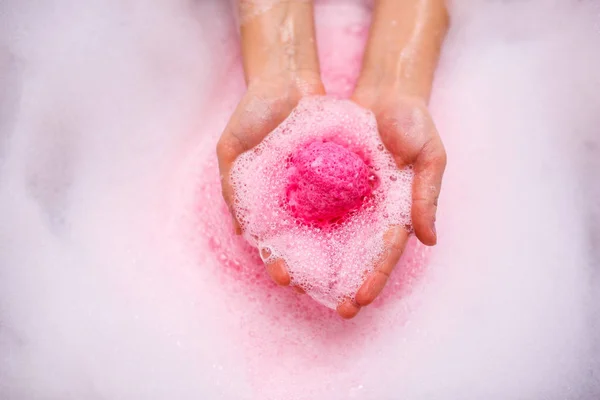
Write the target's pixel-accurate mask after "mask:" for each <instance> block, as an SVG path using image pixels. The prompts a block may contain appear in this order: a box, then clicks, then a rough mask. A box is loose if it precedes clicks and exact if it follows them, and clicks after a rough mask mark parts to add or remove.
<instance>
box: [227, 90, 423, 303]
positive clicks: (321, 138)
mask: <svg viewBox="0 0 600 400" xmlns="http://www.w3.org/2000/svg"><path fill="white" fill-rule="evenodd" d="M230 178H231V183H232V185H233V188H234V193H235V199H234V209H235V212H236V217H237V219H238V220H239V222H240V224H241V226H242V229H243V232H244V237H245V238H246V239H247V240H248V241H249V242H250V243H251V244H252V245H254V246H256V247H257V248H259V249H260V250H263V251H261V254H263V255H265V254H267V255H269V256H268V257H267V258H266V259H265V260H264V261H265V262H266V263H269V262H272V261H273V260H275V259H276V258H281V259H283V260H284V261H285V263H286V266H287V269H288V272H289V273H290V276H291V278H292V283H293V284H295V285H297V286H300V287H302V288H303V289H304V290H305V291H306V293H307V294H308V295H310V296H311V297H312V298H314V299H315V300H317V301H318V302H320V303H322V304H324V305H326V306H328V307H330V308H335V307H336V306H337V305H338V304H339V302H341V301H342V300H344V299H346V298H353V297H354V295H355V294H356V291H357V290H358V289H359V288H360V285H361V284H362V282H363V280H364V278H365V275H366V273H368V272H370V271H372V270H373V268H374V265H375V262H376V260H378V259H379V258H380V256H381V255H382V253H383V252H384V251H385V248H384V242H383V235H384V233H385V232H386V231H387V230H388V229H389V228H390V227H391V226H393V225H403V226H408V225H410V204H411V186H412V178H413V173H412V170H411V169H410V168H405V169H399V168H398V167H397V166H396V163H395V162H394V159H393V157H392V156H391V154H390V153H389V152H388V151H387V150H385V148H384V146H383V143H382V142H381V139H380V137H379V134H378V132H377V124H376V122H375V118H374V116H373V114H372V113H371V112H369V111H367V110H365V109H363V108H361V107H360V106H358V105H356V104H354V103H352V102H351V101H348V100H338V99H332V98H327V97H311V98H305V99H303V100H301V101H300V103H299V105H298V106H297V107H296V109H295V110H294V111H293V112H292V113H291V114H290V116H289V117H288V118H287V119H286V120H285V121H284V122H283V123H282V124H281V125H279V126H278V127H277V128H276V129H275V130H274V131H273V132H271V133H270V134H269V135H268V136H267V137H266V138H265V139H264V140H263V142H262V143H261V144H259V145H258V146H257V147H255V148H254V149H252V150H250V151H248V152H246V153H244V154H242V155H241V156H240V157H239V158H238V159H237V160H236V162H235V163H234V166H233V169H232V172H231V177H230ZM264 250H266V251H264Z"/></svg>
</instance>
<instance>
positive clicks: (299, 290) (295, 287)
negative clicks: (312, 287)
mask: <svg viewBox="0 0 600 400" xmlns="http://www.w3.org/2000/svg"><path fill="white" fill-rule="evenodd" d="M292 289H294V291H295V292H296V293H299V294H305V293H306V291H305V290H304V289H302V288H301V287H300V286H292Z"/></svg>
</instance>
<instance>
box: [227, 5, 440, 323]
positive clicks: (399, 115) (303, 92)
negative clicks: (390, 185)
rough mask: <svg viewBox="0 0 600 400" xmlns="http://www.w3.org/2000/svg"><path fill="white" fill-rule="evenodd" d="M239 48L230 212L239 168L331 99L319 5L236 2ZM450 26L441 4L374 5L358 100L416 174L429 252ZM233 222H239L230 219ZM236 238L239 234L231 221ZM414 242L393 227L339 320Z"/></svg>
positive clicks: (283, 277)
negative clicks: (314, 98)
mask: <svg viewBox="0 0 600 400" xmlns="http://www.w3.org/2000/svg"><path fill="white" fill-rule="evenodd" d="M240 21H241V46H242V56H243V64H244V72H245V78H246V83H247V85H248V90H247V91H246V93H245V95H244V96H243V98H242V100H241V101H240V103H239V105H238V106H237V108H236V110H235V111H234V113H233V115H232V117H231V119H230V120H229V122H228V124H227V126H226V128H225V130H224V132H223V134H222V136H221V138H220V140H219V142H218V144H217V156H218V159H219V170H220V174H221V185H222V190H223V197H224V199H225V201H226V203H227V204H228V206H229V208H230V210H231V209H232V201H233V190H232V188H231V186H230V183H229V173H230V170H231V167H232V165H233V162H234V161H235V159H236V158H237V157H238V156H239V155H240V154H242V153H243V152H245V151H247V150H249V149H251V148H253V147H254V146H256V145H257V144H259V143H260V142H261V141H262V140H263V139H264V138H265V137H266V136H267V135H268V134H269V132H271V131H272V130H273V129H274V128H275V127H276V126H277V125H279V124H280V123H281V122H282V121H283V120H284V119H285V118H286V117H287V116H288V115H289V113H290V112H291V110H292V109H293V108H294V107H295V106H296V105H297V103H298V101H299V100H300V98H302V97H303V96H309V95H322V94H325V90H324V87H323V84H322V82H321V77H320V70H319V61H318V57H317V48H316V43H315V31H314V20H313V5H312V2H311V1H307V0H287V1H284V0H280V1H277V0H271V1H270V2H265V1H264V0H263V1H257V0H240ZM447 27H448V16H447V12H446V8H445V5H444V1H443V0H403V1H398V0H378V1H376V2H375V6H374V10H373V21H372V24H371V30H370V32H369V39H368V43H367V47H366V51H365V56H364V59H363V65H362V70H361V74H360V76H359V79H358V81H357V85H356V88H355V91H354V93H353V95H352V100H353V101H355V102H356V103H358V104H359V105H361V106H363V107H365V108H368V109H370V110H371V111H373V113H374V114H375V117H376V119H377V124H378V127H379V133H380V135H381V138H382V140H383V142H384V144H385V146H386V147H387V149H388V150H389V151H390V152H391V153H392V155H393V156H394V158H395V160H396V163H397V164H398V166H399V167H404V166H406V165H413V168H414V172H415V179H414V184H413V198H412V222H413V229H414V233H415V235H416V236H417V238H418V239H419V240H420V241H421V242H422V243H424V244H426V245H434V244H435V243H436V241H437V234H436V230H435V214H436V210H437V201H438V197H439V193H440V188H441V181H442V176H443V172H444V169H445V165H446V153H445V151H444V147H443V144H442V141H441V139H440V137H439V134H438V132H437V130H436V128H435V125H434V123H433V120H432V118H431V116H430V114H429V112H428V110H427V102H428V100H429V95H430V92H431V86H432V82H433V77H434V72H435V68H436V65H437V61H438V58H439V53H440V48H441V46H442V43H443V40H444V37H445V34H446V30H447ZM232 215H233V213H232ZM233 226H234V229H235V230H236V233H238V234H239V233H241V230H240V227H239V224H238V223H237V222H236V221H235V218H233ZM409 235H410V232H408V231H407V230H406V229H405V228H404V227H399V226H396V227H392V228H391V229H390V230H389V231H388V232H386V234H385V235H384V240H385V248H386V251H384V252H383V255H382V257H381V258H380V259H379V260H377V262H376V265H375V269H374V271H373V272H372V273H371V274H370V275H369V276H367V277H366V279H365V282H364V283H363V285H362V286H361V288H360V289H359V290H358V292H357V294H356V296H355V299H354V300H346V301H345V302H343V303H341V304H340V305H339V306H338V308H337V311H338V313H339V314H340V315H341V316H342V317H344V318H352V317H354V316H355V315H356V314H357V313H358V312H359V311H360V309H361V307H363V306H366V305H368V304H370V303H371V302H372V301H373V300H374V299H375V298H376V297H377V295H379V293H381V291H382V290H383V288H384V286H385V284H386V282H387V280H388V277H389V275H390V273H391V272H392V270H393V268H394V267H395V265H396V264H397V263H398V261H399V259H400V256H401V255H402V251H403V250H404V247H405V245H406V242H407V240H408V237H409ZM266 269H267V271H268V273H269V275H270V276H271V278H272V279H273V280H274V281H275V282H276V283H277V284H279V285H282V286H286V285H289V284H290V277H289V274H288V273H287V271H286V268H285V264H284V262H283V261H282V260H276V261H274V262H271V263H269V264H267V265H266Z"/></svg>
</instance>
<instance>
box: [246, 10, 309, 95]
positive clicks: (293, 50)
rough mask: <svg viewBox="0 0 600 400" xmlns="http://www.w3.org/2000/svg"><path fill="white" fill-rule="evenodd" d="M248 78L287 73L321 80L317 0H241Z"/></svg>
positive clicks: (258, 78)
mask: <svg viewBox="0 0 600 400" xmlns="http://www.w3.org/2000/svg"><path fill="white" fill-rule="evenodd" d="M239 5H240V17H241V42H242V43H241V44H242V56H243V65H244V71H245V76H246V82H247V83H248V84H251V83H252V82H253V81H255V80H260V79H269V78H271V77H274V76H280V75H281V74H282V73H283V74H287V75H289V76H291V77H293V78H294V79H295V78H296V77H304V78H305V79H309V80H318V79H319V76H320V72H319V60H318V56H317V46H316V40H315V27H314V18H313V4H312V1H309V0H270V1H269V0H240V3H239Z"/></svg>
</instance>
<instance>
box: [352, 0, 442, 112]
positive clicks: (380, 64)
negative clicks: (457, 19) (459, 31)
mask: <svg viewBox="0 0 600 400" xmlns="http://www.w3.org/2000/svg"><path fill="white" fill-rule="evenodd" d="M447 28H448V14H447V11H446V8H445V5H444V1H443V0H406V1H402V2H399V1H396V0H379V1H378V2H377V3H376V5H375V10H374V16H373V23H372V26H371V31H370V33H369V41H368V44H367V49H366V52H365V56H364V59H363V68H362V71H361V76H360V78H359V81H358V83H357V86H359V87H361V86H363V87H381V88H384V89H388V88H389V89H390V90H393V91H395V92H396V93H397V95H402V96H407V97H416V98H423V99H425V100H426V101H427V100H428V99H429V94H430V92H431V86H432V83H433V78H434V72H435V69H436V66H437V61H438V58H439V54H440V50H441V46H442V43H443V40H444V38H445V35H446V31H447Z"/></svg>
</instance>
